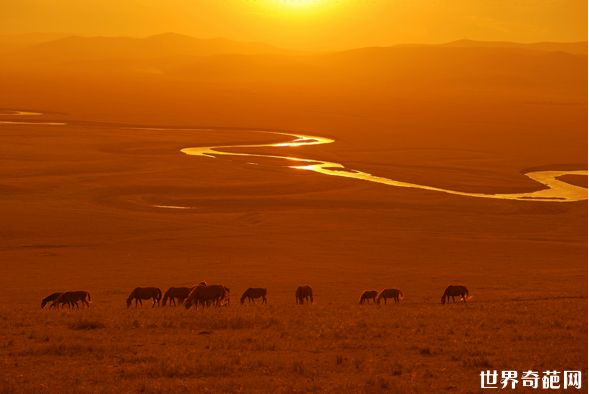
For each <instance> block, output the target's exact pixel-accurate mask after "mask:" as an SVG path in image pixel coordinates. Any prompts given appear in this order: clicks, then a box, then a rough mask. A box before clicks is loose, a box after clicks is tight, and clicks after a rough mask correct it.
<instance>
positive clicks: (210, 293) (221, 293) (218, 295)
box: [184, 284, 229, 309]
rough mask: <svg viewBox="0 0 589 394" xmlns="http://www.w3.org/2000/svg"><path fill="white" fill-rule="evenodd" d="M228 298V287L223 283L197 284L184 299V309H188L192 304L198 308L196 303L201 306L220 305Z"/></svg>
mask: <svg viewBox="0 0 589 394" xmlns="http://www.w3.org/2000/svg"><path fill="white" fill-rule="evenodd" d="M228 300H229V289H228V288H227V287H225V286H223V285H208V286H207V285H203V284H199V285H198V286H196V287H193V288H192V290H191V291H190V294H189V295H188V298H186V301H184V306H185V307H186V309H190V307H191V306H192V305H194V308H195V309H198V304H200V305H201V306H202V307H203V308H204V307H205V306H210V305H211V304H212V305H215V306H221V304H222V303H224V302H227V301H228Z"/></svg>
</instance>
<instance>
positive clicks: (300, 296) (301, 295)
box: [295, 285, 313, 305]
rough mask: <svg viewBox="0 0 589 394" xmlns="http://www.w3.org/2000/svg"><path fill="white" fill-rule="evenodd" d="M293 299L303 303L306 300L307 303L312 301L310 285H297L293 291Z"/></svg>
mask: <svg viewBox="0 0 589 394" xmlns="http://www.w3.org/2000/svg"><path fill="white" fill-rule="evenodd" d="M295 299H296V301H297V304H301V305H302V304H304V303H305V301H307V303H308V304H312V303H313V289H311V286H308V285H305V286H299V287H297V291H296V293H295Z"/></svg>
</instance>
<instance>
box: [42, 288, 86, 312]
mask: <svg viewBox="0 0 589 394" xmlns="http://www.w3.org/2000/svg"><path fill="white" fill-rule="evenodd" d="M78 301H80V302H81V303H82V306H86V307H88V308H89V307H90V302H92V299H91V298H90V293H88V292H87V291H82V290H80V291H66V292H65V293H63V294H61V295H60V296H59V297H57V298H56V299H55V301H53V303H52V304H51V306H50V308H55V307H59V306H65V305H68V306H69V307H70V308H74V307H75V308H76V309H80V306H79V305H78Z"/></svg>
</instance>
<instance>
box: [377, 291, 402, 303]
mask: <svg viewBox="0 0 589 394" xmlns="http://www.w3.org/2000/svg"><path fill="white" fill-rule="evenodd" d="M387 298H392V299H393V300H395V304H396V303H397V302H399V300H402V299H403V292H402V291H401V290H398V289H384V290H383V291H381V292H380V294H379V295H378V298H377V299H376V302H377V303H378V304H380V300H382V299H384V303H385V304H386V303H387Z"/></svg>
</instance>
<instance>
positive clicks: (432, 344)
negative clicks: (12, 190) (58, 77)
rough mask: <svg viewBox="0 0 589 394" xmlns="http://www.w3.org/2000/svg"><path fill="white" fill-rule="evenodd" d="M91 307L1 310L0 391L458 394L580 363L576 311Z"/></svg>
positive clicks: (502, 306) (573, 303) (112, 303)
mask: <svg viewBox="0 0 589 394" xmlns="http://www.w3.org/2000/svg"><path fill="white" fill-rule="evenodd" d="M99 294H100V293H99ZM97 296H98V294H97ZM100 296H101V297H102V300H101V301H97V302H96V303H95V304H94V305H93V306H92V308H91V309H90V310H86V311H81V312H68V311H64V312H56V311H53V312H49V311H47V312H40V311H38V310H34V309H32V308H30V307H27V306H18V307H16V308H6V307H3V308H2V311H1V322H0V324H1V326H0V327H1V329H2V333H3V334H2V344H1V351H2V371H3V381H2V390H3V392H17V393H19V392H37V393H50V392H51V393H53V392H60V393H70V392H71V393H77V392H148V393H156V392H285V393H302V392H392V393H422V392H428V391H433V392H440V393H442V392H448V393H457V392H460V393H468V392H479V390H478V389H477V388H478V386H479V377H478V374H479V372H480V371H481V370H482V369H518V370H523V369H528V368H530V367H534V368H537V369H541V370H544V369H552V368H557V369H558V368H567V367H581V366H583V365H585V364H584V363H585V362H586V361H585V360H584V354H586V350H587V349H586V346H585V345H583V343H584V340H583V339H584V338H583V337H584V336H585V335H586V331H585V330H586V327H585V323H586V308H585V305H584V302H583V300H581V299H575V298H571V299H538V300H528V301H524V300H509V299H505V300H502V301H495V302H473V303H472V305H468V306H464V305H451V306H449V307H445V308H443V307H441V306H440V305H439V304H436V303H426V302H411V301H408V302H407V303H403V304H401V305H397V306H393V305H387V306H380V307H377V306H365V307H361V306H359V305H356V304H355V302H354V301H355V300H354V299H350V300H349V302H346V303H344V302H341V301H340V302H333V303H325V304H323V303H322V302H321V301H320V303H318V304H317V305H313V306H310V307H306V306H305V307H303V306H298V307H297V306H295V305H292V303H291V304H288V303H286V301H287V300H286V299H284V300H281V299H278V300H274V302H273V303H271V304H270V305H268V306H260V305H258V306H244V307H240V306H238V305H235V304H234V305H232V306H231V307H227V308H221V309H211V310H206V311H202V312H201V311H199V312H195V311H193V310H191V311H187V310H185V309H184V308H165V309H164V308H160V309H150V308H144V309H142V310H135V309H131V310H126V309H125V308H124V306H123V303H122V302H120V300H119V299H117V297H114V296H112V295H111V296H107V295H106V294H100ZM122 296H123V295H122V294H121V297H122ZM119 298H120V297H119ZM280 301H282V302H280ZM289 301H290V300H289ZM571 333H576V334H573V335H571ZM584 383H586V382H584Z"/></svg>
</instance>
